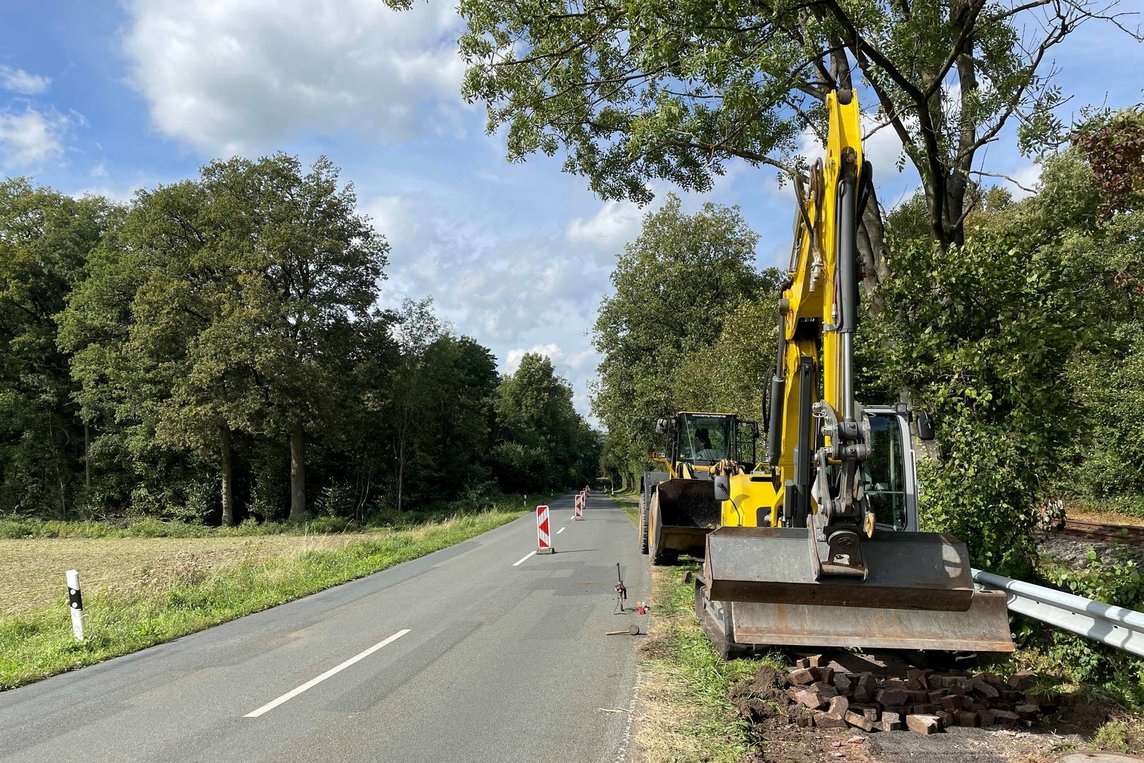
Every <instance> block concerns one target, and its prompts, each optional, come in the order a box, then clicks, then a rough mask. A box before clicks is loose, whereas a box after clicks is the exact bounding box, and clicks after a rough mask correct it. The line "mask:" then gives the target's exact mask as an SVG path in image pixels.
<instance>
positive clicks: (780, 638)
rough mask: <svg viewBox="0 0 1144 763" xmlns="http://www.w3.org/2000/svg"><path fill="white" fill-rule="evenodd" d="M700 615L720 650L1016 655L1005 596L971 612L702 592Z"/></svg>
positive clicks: (982, 597) (985, 595)
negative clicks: (767, 600)
mask: <svg viewBox="0 0 1144 763" xmlns="http://www.w3.org/2000/svg"><path fill="white" fill-rule="evenodd" d="M696 609H697V610H699V612H698V613H699V615H700V618H701V622H702V623H703V626H704V630H705V631H707V634H708V637H710V638H711V639H712V641H713V642H715V643H716V644H719V643H723V644H725V645H726V644H728V643H730V644H732V645H734V646H749V645H765V646H805V647H814V648H820V647H848V648H865V649H920V650H936V651H953V652H1012V651H1013V640H1012V638H1011V637H1010V635H1009V616H1008V608H1007V605H1006V602H1005V594H1004V592H1001V591H988V592H987V591H978V592H977V593H975V594H973V597H972V600H971V602H970V606H969V609H968V610H967V611H965V612H951V611H944V610H928V611H927V610H918V609H896V608H889V607H884V606H883V607H843V606H828V605H814V604H764V603H760V602H745V601H734V602H726V601H712V600H710V599H708V598H707V597H706V596H705V595H704V594H703V593H702V592H698V595H697V597H696ZM704 610H705V611H704Z"/></svg>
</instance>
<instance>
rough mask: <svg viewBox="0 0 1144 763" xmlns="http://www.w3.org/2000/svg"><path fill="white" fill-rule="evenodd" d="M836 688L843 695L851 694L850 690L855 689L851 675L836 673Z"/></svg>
mask: <svg viewBox="0 0 1144 763" xmlns="http://www.w3.org/2000/svg"><path fill="white" fill-rule="evenodd" d="M833 683H834V688H835V689H838V691H839V692H841V693H842V694H849V693H850V689H851V688H852V687H853V684H854V682H853V681H852V680H851V678H850V674H849V673H835V674H834V681H833Z"/></svg>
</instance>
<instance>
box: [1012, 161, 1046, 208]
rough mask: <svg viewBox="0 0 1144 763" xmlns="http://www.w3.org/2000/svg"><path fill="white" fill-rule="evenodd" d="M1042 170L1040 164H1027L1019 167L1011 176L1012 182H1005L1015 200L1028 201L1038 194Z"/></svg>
mask: <svg viewBox="0 0 1144 763" xmlns="http://www.w3.org/2000/svg"><path fill="white" fill-rule="evenodd" d="M1042 169H1043V167H1042V166H1041V165H1040V164H1026V165H1025V166H1023V167H1019V168H1018V169H1017V170H1016V171H1014V172H1013V173H1012V174H1011V175H1010V177H1011V178H1012V180H1005V181H1004V182H1005V187H1006V188H1008V189H1009V191H1010V192H1012V194H1013V198H1014V199H1018V200H1019V199H1026V198H1028V197H1030V196H1032V195H1033V194H1034V193H1036V192H1037V186H1039V185H1040V184H1041V170H1042Z"/></svg>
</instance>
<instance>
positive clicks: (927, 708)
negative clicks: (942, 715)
mask: <svg viewBox="0 0 1144 763" xmlns="http://www.w3.org/2000/svg"><path fill="white" fill-rule="evenodd" d="M913 712H914V715H933V714H934V713H936V712H937V707H936V706H934V705H931V704H929V703H928V702H917V703H915V704H914V705H913Z"/></svg>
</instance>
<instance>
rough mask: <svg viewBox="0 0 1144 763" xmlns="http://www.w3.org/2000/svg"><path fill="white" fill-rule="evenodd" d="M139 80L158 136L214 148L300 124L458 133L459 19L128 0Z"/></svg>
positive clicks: (381, 135) (245, 2)
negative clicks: (162, 135) (161, 133)
mask: <svg viewBox="0 0 1144 763" xmlns="http://www.w3.org/2000/svg"><path fill="white" fill-rule="evenodd" d="M127 10H128V14H129V17H130V19H131V20H130V27H129V30H128V33H127V36H126V40H125V43H124V45H125V49H126V52H127V55H128V57H129V58H130V60H131V61H132V80H133V83H134V84H135V86H136V87H137V88H138V89H139V90H140V92H142V94H143V95H144V96H145V97H146V99H147V101H148V103H149V105H150V111H151V118H152V120H153V121H154V123H155V125H156V127H157V128H158V129H159V130H161V131H162V132H164V133H166V134H168V135H171V136H174V137H176V138H178V139H180V140H183V141H185V142H187V143H189V144H191V145H192V146H194V147H195V148H197V149H199V150H201V151H204V152H208V153H218V152H220V151H223V152H228V153H229V152H242V151H244V150H251V149H260V148H265V147H266V146H267V145H269V144H270V143H272V142H273V141H275V140H278V139H281V138H282V137H283V136H286V135H289V134H291V133H292V132H294V131H296V130H299V129H307V130H313V131H317V132H322V133H336V132H340V131H345V130H351V131H357V132H359V133H362V134H365V135H368V136H370V137H373V138H376V139H377V140H381V141H385V140H394V141H396V140H401V139H403V138H406V137H409V136H413V135H417V134H421V133H424V132H425V131H427V130H428V131H430V132H434V131H435V132H437V133H439V134H450V133H452V134H455V133H457V132H458V131H459V130H460V124H461V121H460V115H461V114H462V113H463V111H464V108H465V107H464V104H463V102H462V101H461V99H460V96H459V89H460V81H461V77H462V76H463V73H464V67H463V64H462V62H461V60H460V58H459V57H458V55H457V51H456V37H457V30H458V29H459V23H460V22H459V19H458V17H457V15H456V12H455V10H453V9H452V8H451V7H450V6H449V5H448V4H447V3H444V4H443V3H424V4H423V3H416V4H414V6H413V9H412V10H410V11H406V12H403V13H398V12H395V11H392V10H390V9H388V8H387V7H385V5H384V4H383V3H381V2H380V0H321V1H320V2H308V3H298V2H291V0H276V1H275V2H268V0H130V2H128V5H127Z"/></svg>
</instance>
